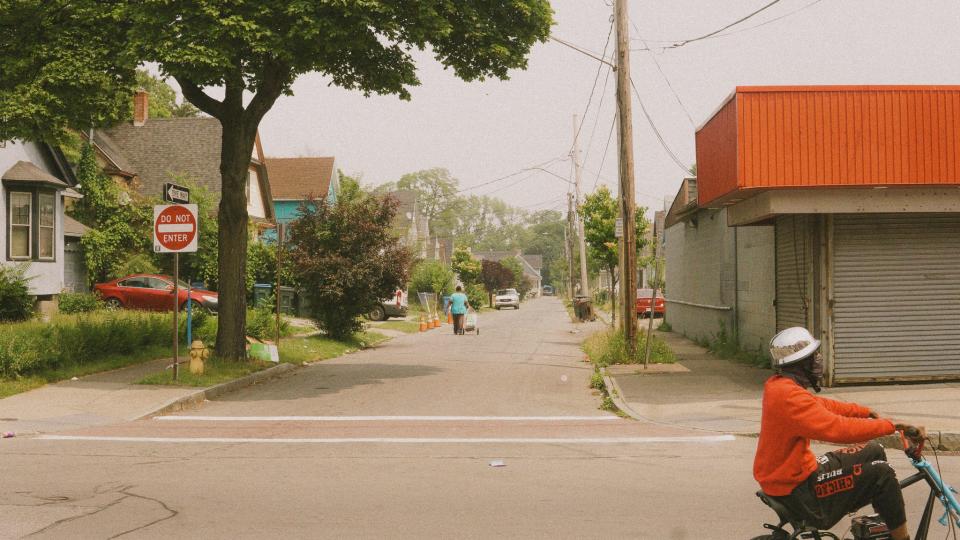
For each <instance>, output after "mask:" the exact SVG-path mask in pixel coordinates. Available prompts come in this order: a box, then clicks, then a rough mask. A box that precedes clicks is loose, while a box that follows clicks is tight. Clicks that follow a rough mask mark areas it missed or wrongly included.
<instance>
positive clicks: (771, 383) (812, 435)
mask: <svg viewBox="0 0 960 540" xmlns="http://www.w3.org/2000/svg"><path fill="white" fill-rule="evenodd" d="M869 415H870V409H867V408H866V407H861V406H860V405H857V404H856V403H844V402H842V401H835V400H832V399H827V398H822V397H817V396H815V395H813V394H811V393H810V392H808V391H807V390H805V389H804V388H803V387H801V386H800V385H799V384H797V383H795V382H794V381H793V380H791V379H788V378H786V377H781V376H780V375H774V376H773V377H770V378H769V379H767V382H766V384H764V386H763V410H762V413H761V416H760V439H759V441H757V455H756V457H755V458H754V460H753V477H754V478H756V480H757V482H759V483H760V488H761V489H762V490H763V492H764V493H766V494H767V495H773V496H783V495H789V494H790V492H791V491H793V488H795V487H797V486H798V485H800V483H802V482H803V481H804V480H806V479H807V477H808V476H810V474H811V473H813V472H814V471H816V470H817V458H816V456H814V455H813V452H811V451H810V440H811V439H815V440H818V441H826V442H832V443H839V444H851V443H858V442H863V441H868V440H870V439H875V438H877V437H880V436H883V435H888V434H890V433H893V431H894V428H893V423H892V422H890V421H889V420H886V419H882V418H881V419H872V418H868V416H869Z"/></svg>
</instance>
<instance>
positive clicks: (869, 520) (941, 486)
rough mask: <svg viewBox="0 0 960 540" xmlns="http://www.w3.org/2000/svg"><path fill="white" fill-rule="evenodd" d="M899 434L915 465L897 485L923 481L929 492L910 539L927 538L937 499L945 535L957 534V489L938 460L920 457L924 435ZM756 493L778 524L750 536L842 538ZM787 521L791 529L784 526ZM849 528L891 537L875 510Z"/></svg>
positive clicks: (866, 539)
mask: <svg viewBox="0 0 960 540" xmlns="http://www.w3.org/2000/svg"><path fill="white" fill-rule="evenodd" d="M900 438H901V440H902V441H903V451H904V453H905V454H906V455H907V458H909V459H910V463H911V464H912V465H913V466H914V467H915V468H916V469H917V472H916V474H913V475H911V476H910V477H908V478H904V479H903V480H901V481H900V488H901V489H905V488H907V487H909V486H912V485H913V484H916V483H918V482H920V481H925V482H926V484H927V485H928V486H929V487H930V495H929V496H928V497H927V502H926V505H925V506H924V508H923V514H922V515H921V517H920V523H919V524H918V525H917V532H916V534H914V535H913V536H911V538H912V540H927V538H928V536H927V535H928V534H929V533H930V526H931V524H932V520H933V510H934V507H935V503H936V502H937V501H940V504H941V505H942V506H943V508H944V514H943V517H941V518H940V519H939V520H938V522H939V523H940V524H941V525H943V526H944V527H947V526H949V528H950V531H948V533H947V535H948V537H949V535H950V533H951V532H952V533H953V537H954V538H957V529H956V528H955V527H957V528H960V503H958V502H957V498H956V496H955V494H956V493H957V490H955V489H954V488H952V487H951V486H950V485H948V484H945V483H944V482H943V479H942V478H941V477H940V473H939V471H938V469H939V464H938V466H937V467H934V466H933V465H932V464H931V463H930V462H929V461H927V460H926V458H924V457H923V446H924V439H922V438H920V433H919V432H918V431H916V429H915V428H911V429H909V430H906V432H900ZM934 456H935V457H936V450H934ZM757 497H759V498H760V500H761V501H763V502H764V504H766V505H767V506H769V507H770V508H772V509H773V511H774V512H776V513H777V517H778V518H779V520H780V522H779V523H778V524H777V525H772V524H770V523H764V524H763V526H764V528H766V529H768V530H770V531H772V533H771V534H765V535H762V536H756V537H754V538H753V539H752V540H801V539H804V540H809V539H813V540H843V539H841V538H840V537H838V536H837V535H835V534H833V533H832V532H830V531H822V530H819V529H817V528H816V527H811V526H809V525H806V524H805V523H804V522H803V521H801V520H799V519H797V518H795V517H794V516H792V515H791V514H790V511H789V510H787V508H786V507H785V506H783V505H782V504H780V503H779V502H777V501H776V500H774V499H772V498H770V497H768V496H767V495H766V494H764V493H763V492H762V491H758V492H757ZM788 525H789V527H790V529H792V530H788V529H786V528H785V527H787V526H788ZM849 532H852V533H853V540H889V539H890V538H891V536H890V532H889V529H888V528H887V525H886V524H885V523H884V522H883V520H881V519H880V517H879V516H878V515H876V514H870V515H858V516H855V517H854V518H853V519H852V522H851V525H850V529H849ZM844 538H846V534H844Z"/></svg>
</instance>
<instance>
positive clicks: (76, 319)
mask: <svg viewBox="0 0 960 540" xmlns="http://www.w3.org/2000/svg"><path fill="white" fill-rule="evenodd" d="M171 339H172V336H171V333H170V315H169V314H162V313H143V312H135V311H97V312H93V313H89V314H82V315H73V316H71V315H61V316H58V317H56V318H54V320H53V321H51V322H49V323H44V322H40V321H30V322H24V323H15V324H0V377H5V378H14V377H18V376H22V375H29V374H32V373H37V372H41V371H44V370H48V369H57V368H61V367H64V366H66V365H70V364H77V365H80V364H84V363H86V362H89V361H91V360H93V359H95V358H98V357H102V356H104V355H108V354H109V355H116V354H120V355H122V354H130V353H132V352H134V351H136V350H138V349H140V348H143V347H152V346H158V345H166V344H168V343H170V341H171Z"/></svg>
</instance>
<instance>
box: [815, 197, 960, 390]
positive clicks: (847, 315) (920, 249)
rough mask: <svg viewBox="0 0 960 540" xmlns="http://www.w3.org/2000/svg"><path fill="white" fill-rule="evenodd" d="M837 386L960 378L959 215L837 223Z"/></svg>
mask: <svg viewBox="0 0 960 540" xmlns="http://www.w3.org/2000/svg"><path fill="white" fill-rule="evenodd" d="M833 273H834V275H833V289H834V310H833V320H834V323H833V324H834V344H833V349H834V377H835V380H836V381H837V382H845V381H846V382H855V381H870V380H891V379H901V380H923V379H936V378H955V377H960V216H958V215H955V214H946V215H941V214H864V215H837V216H836V217H835V218H834V264H833Z"/></svg>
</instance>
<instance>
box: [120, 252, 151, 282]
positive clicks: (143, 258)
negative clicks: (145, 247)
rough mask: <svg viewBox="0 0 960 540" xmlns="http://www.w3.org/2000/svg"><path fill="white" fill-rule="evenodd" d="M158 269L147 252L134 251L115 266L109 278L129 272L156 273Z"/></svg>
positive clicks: (125, 274)
mask: <svg viewBox="0 0 960 540" xmlns="http://www.w3.org/2000/svg"><path fill="white" fill-rule="evenodd" d="M159 272H160V269H159V268H157V265H156V264H154V262H153V257H152V256H151V255H150V254H147V253H135V254H133V255H130V256H129V257H127V258H126V259H124V261H123V262H121V263H120V264H119V265H117V266H116V268H114V269H113V270H112V271H111V272H110V277H111V278H114V279H116V278H122V277H124V276H129V275H130V274H156V273H159Z"/></svg>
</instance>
